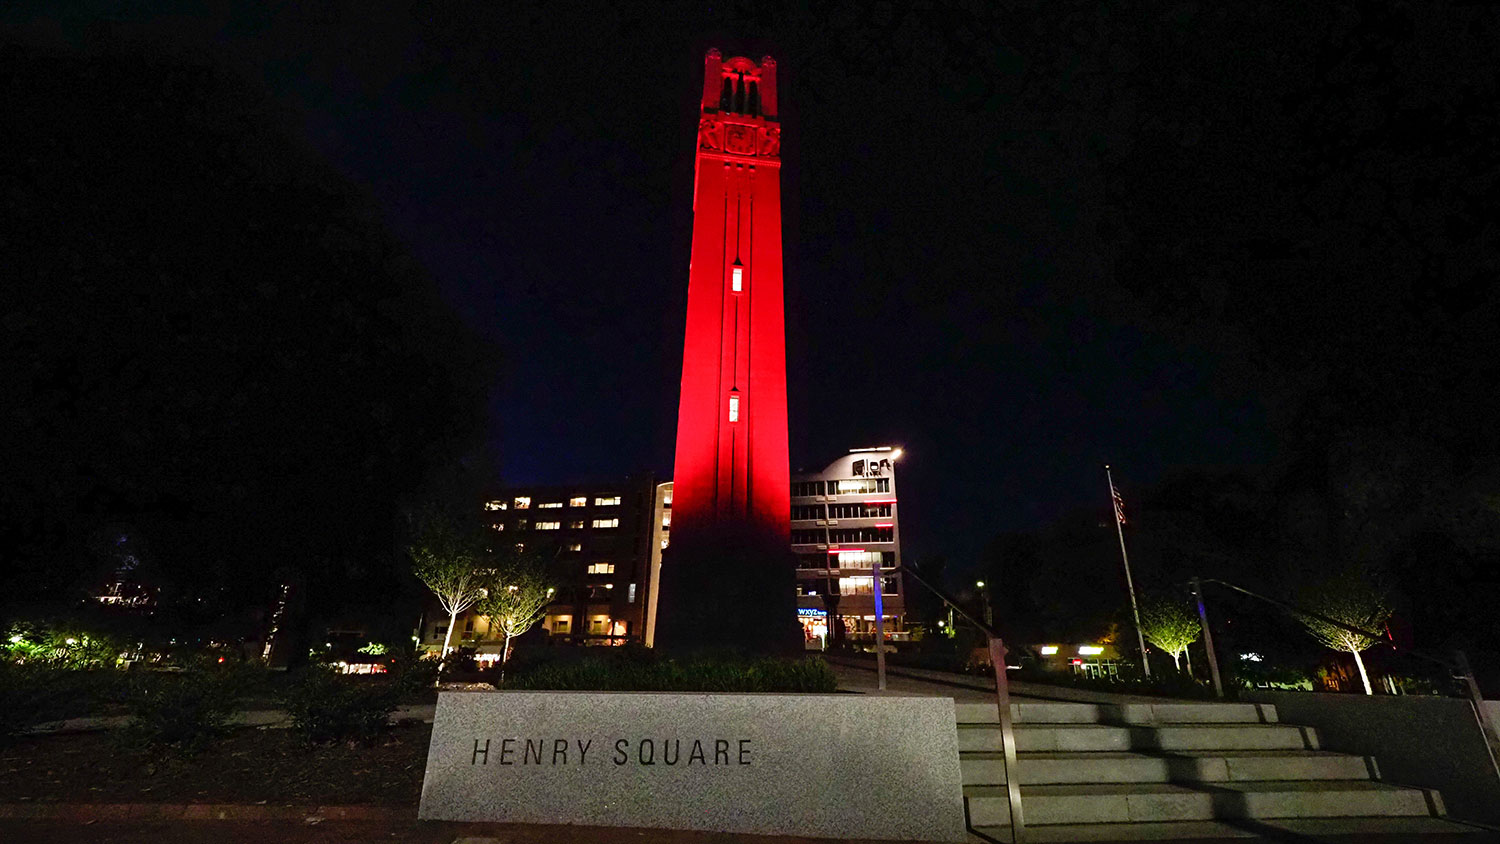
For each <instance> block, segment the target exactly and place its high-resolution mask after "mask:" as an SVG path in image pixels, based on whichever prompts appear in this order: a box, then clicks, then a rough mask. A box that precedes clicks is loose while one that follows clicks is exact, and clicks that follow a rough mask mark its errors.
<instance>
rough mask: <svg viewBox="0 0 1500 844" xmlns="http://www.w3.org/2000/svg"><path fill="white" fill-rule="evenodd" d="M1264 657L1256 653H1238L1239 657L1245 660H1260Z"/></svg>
mask: <svg viewBox="0 0 1500 844" xmlns="http://www.w3.org/2000/svg"><path fill="white" fill-rule="evenodd" d="M1264 658H1265V657H1262V656H1261V655H1260V654H1258V653H1248V654H1240V659H1243V660H1244V661H1246V662H1260V661H1261V660H1262V659H1264Z"/></svg>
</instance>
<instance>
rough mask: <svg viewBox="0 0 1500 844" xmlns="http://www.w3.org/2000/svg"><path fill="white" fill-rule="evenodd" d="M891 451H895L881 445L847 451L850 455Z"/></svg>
mask: <svg viewBox="0 0 1500 844" xmlns="http://www.w3.org/2000/svg"><path fill="white" fill-rule="evenodd" d="M893 450H895V449H893V448H892V447H891V446H888V445H881V446H874V447H872V448H851V449H849V453H850V454H865V453H867V452H871V451H893Z"/></svg>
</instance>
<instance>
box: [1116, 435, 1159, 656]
mask: <svg viewBox="0 0 1500 844" xmlns="http://www.w3.org/2000/svg"><path fill="white" fill-rule="evenodd" d="M1104 479H1105V480H1106V481H1108V482H1109V506H1110V509H1111V510H1113V511H1114V513H1115V533H1116V534H1117V535H1118V536H1119V537H1120V560H1121V561H1122V562H1123V563H1125V588H1126V590H1127V591H1129V592H1130V614H1131V615H1132V616H1134V617H1135V640H1136V642H1138V643H1139V644H1140V646H1141V670H1142V671H1143V672H1145V675H1146V679H1147V680H1149V679H1151V660H1150V658H1149V657H1147V656H1146V635H1145V634H1144V633H1142V632H1141V608H1140V606H1138V605H1137V604H1136V601H1135V580H1134V579H1133V578H1131V576H1130V555H1129V554H1126V553H1125V512H1124V510H1122V509H1121V508H1120V497H1119V496H1120V494H1119V492H1118V491H1117V490H1116V489H1115V478H1114V475H1112V474H1110V471H1109V464H1108V463H1106V464H1104Z"/></svg>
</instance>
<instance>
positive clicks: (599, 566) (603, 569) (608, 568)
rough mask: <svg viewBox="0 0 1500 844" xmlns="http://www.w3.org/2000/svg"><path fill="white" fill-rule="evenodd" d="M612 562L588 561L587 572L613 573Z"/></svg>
mask: <svg viewBox="0 0 1500 844" xmlns="http://www.w3.org/2000/svg"><path fill="white" fill-rule="evenodd" d="M614 573H615V564H614V563H589V574H614Z"/></svg>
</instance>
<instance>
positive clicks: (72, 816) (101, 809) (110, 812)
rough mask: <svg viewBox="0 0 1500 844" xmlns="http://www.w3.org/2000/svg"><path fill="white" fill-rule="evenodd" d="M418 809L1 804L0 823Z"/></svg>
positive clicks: (347, 816) (401, 815)
mask: <svg viewBox="0 0 1500 844" xmlns="http://www.w3.org/2000/svg"><path fill="white" fill-rule="evenodd" d="M416 816H417V807H416V806H265V805H259V804H254V805H245V804H240V803H0V820H43V821H73V822H77V823H94V822H96V821H143V820H159V821H177V820H182V821H287V820H298V821H303V822H305V823H320V822H322V821H407V820H415V819H416Z"/></svg>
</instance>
